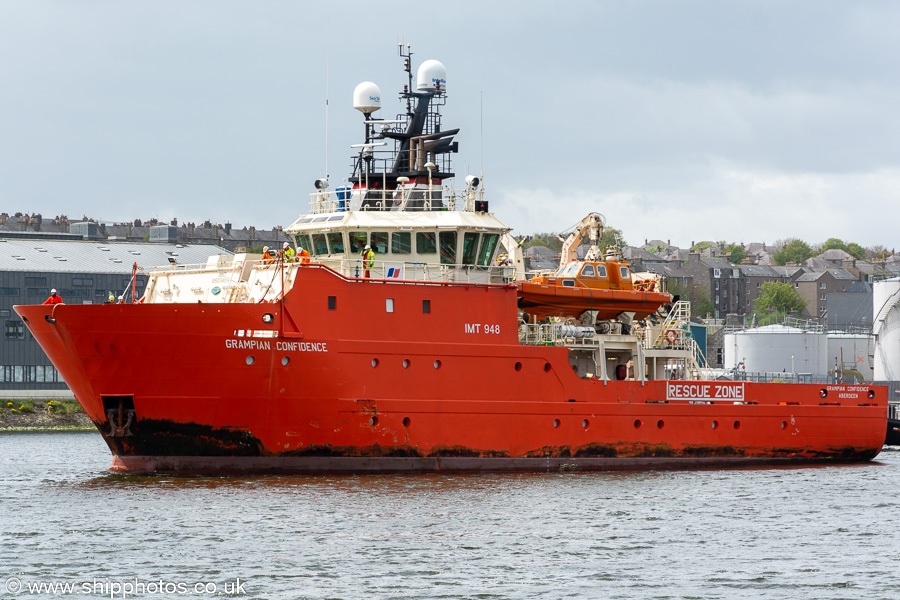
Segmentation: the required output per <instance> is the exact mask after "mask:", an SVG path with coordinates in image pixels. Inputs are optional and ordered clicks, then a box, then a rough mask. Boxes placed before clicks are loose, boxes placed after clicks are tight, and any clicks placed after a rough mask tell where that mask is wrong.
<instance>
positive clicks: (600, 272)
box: [597, 265, 606, 277]
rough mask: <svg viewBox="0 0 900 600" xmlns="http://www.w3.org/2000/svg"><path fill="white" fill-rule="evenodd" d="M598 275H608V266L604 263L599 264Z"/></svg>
mask: <svg viewBox="0 0 900 600" xmlns="http://www.w3.org/2000/svg"><path fill="white" fill-rule="evenodd" d="M597 277H606V267H605V266H604V265H597Z"/></svg>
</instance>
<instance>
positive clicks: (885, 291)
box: [872, 277, 900, 381]
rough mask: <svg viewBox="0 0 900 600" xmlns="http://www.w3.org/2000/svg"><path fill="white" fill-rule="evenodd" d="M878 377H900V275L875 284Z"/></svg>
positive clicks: (873, 327)
mask: <svg viewBox="0 0 900 600" xmlns="http://www.w3.org/2000/svg"><path fill="white" fill-rule="evenodd" d="M872 303H873V305H872V314H873V315H874V320H873V321H872V332H873V333H874V334H875V357H874V364H873V370H874V376H875V381H897V380H900V277H892V278H891V279H885V280H883V281H876V282H875V283H874V285H873V286H872Z"/></svg>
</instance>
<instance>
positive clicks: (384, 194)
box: [309, 187, 487, 214]
mask: <svg viewBox="0 0 900 600" xmlns="http://www.w3.org/2000/svg"><path fill="white" fill-rule="evenodd" d="M309 197H310V202H309V210H310V214H325V213H336V212H347V211H363V212H367V211H392V212H393V211H403V212H422V211H441V210H448V211H456V210H459V211H463V212H487V211H483V210H477V209H478V208H479V206H482V207H483V205H477V204H476V202H481V201H483V200H484V189H468V188H467V189H464V190H458V189H453V188H450V187H435V188H433V189H432V190H427V189H426V190H422V189H415V190H404V191H403V192H402V193H401V192H399V191H397V190H386V191H381V190H368V191H367V192H366V193H365V197H364V198H360V194H359V192H357V191H351V190H350V189H340V188H339V189H337V190H331V191H319V192H313V193H312V194H310V195H309Z"/></svg>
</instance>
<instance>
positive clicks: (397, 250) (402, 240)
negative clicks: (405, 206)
mask: <svg viewBox="0 0 900 600" xmlns="http://www.w3.org/2000/svg"><path fill="white" fill-rule="evenodd" d="M411 249H412V235H411V234H410V233H409V232H408V231H397V232H394V233H392V234H391V252H392V253H394V254H409V253H410V250H411Z"/></svg>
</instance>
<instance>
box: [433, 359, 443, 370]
mask: <svg viewBox="0 0 900 600" xmlns="http://www.w3.org/2000/svg"><path fill="white" fill-rule="evenodd" d="M434 368H435V369H440V368H441V361H439V360H436V361H434Z"/></svg>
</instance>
